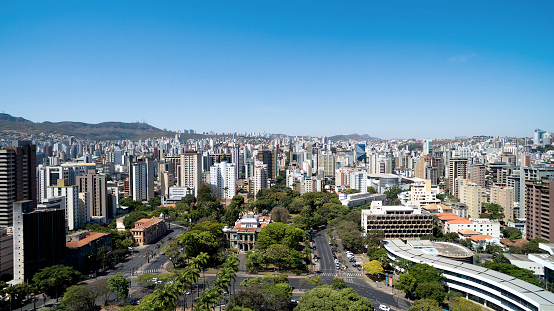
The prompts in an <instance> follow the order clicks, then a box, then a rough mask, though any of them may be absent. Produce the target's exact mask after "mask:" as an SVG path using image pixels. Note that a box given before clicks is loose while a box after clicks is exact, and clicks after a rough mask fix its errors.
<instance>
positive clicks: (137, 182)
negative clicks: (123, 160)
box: [129, 158, 154, 201]
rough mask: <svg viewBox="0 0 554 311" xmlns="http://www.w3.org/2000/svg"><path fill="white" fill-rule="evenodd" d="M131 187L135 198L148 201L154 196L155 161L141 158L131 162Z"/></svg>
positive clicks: (131, 192)
mask: <svg viewBox="0 0 554 311" xmlns="http://www.w3.org/2000/svg"><path fill="white" fill-rule="evenodd" d="M129 188H130V195H131V196H132V197H133V200H135V201H136V200H139V201H148V200H150V198H152V197H154V161H153V159H150V158H139V159H138V161H137V162H135V163H131V165H130V170H129Z"/></svg>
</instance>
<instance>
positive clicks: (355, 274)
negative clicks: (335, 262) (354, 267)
mask: <svg viewBox="0 0 554 311" xmlns="http://www.w3.org/2000/svg"><path fill="white" fill-rule="evenodd" d="M321 276H332V277H338V276H344V274H337V273H332V272H323V273H321ZM346 277H348V278H355V277H358V278H359V277H362V274H361V273H346Z"/></svg>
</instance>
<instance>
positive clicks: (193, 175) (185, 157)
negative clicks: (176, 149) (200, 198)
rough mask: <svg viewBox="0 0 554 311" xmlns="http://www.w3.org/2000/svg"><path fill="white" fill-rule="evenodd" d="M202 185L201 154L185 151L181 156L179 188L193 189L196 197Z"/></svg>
mask: <svg viewBox="0 0 554 311" xmlns="http://www.w3.org/2000/svg"><path fill="white" fill-rule="evenodd" d="M201 183H202V154H201V153H198V152H196V151H185V153H184V154H181V182H180V184H179V186H181V187H187V188H190V189H194V195H195V196H197V195H198V188H200V184H201Z"/></svg>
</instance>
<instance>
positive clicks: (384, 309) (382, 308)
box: [379, 305, 390, 311]
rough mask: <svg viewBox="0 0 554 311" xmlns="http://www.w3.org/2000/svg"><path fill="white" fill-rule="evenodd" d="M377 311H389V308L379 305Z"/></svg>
mask: <svg viewBox="0 0 554 311" xmlns="http://www.w3.org/2000/svg"><path fill="white" fill-rule="evenodd" d="M379 310H383V311H390V308H389V307H387V306H385V305H379Z"/></svg>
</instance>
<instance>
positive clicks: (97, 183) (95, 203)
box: [77, 174, 113, 219]
mask: <svg viewBox="0 0 554 311" xmlns="http://www.w3.org/2000/svg"><path fill="white" fill-rule="evenodd" d="M77 185H78V186H79V192H88V193H89V200H90V217H91V218H93V217H95V218H98V217H105V218H106V219H109V218H113V215H110V214H109V213H108V208H107V202H106V194H107V188H106V175H103V174H85V175H83V176H78V177H77Z"/></svg>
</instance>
